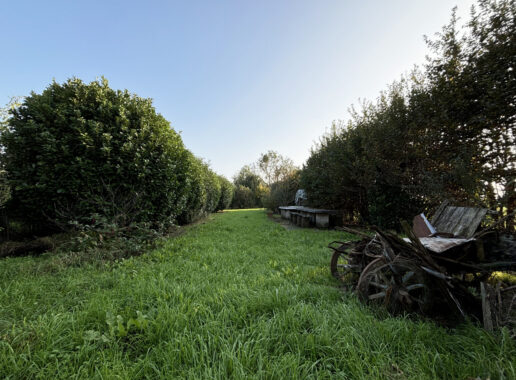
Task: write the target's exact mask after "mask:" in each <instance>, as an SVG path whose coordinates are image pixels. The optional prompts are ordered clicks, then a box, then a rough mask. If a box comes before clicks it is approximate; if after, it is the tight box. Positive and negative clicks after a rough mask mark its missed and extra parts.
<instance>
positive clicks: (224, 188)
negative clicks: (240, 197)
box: [215, 176, 235, 211]
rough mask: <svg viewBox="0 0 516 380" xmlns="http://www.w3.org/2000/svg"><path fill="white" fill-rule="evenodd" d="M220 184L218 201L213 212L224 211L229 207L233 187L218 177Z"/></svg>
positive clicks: (233, 190) (225, 179) (224, 178)
mask: <svg viewBox="0 0 516 380" xmlns="http://www.w3.org/2000/svg"><path fill="white" fill-rule="evenodd" d="M219 183H220V199H219V203H218V205H217V208H216V210H215V211H219V210H225V209H227V208H229V206H230V205H231V201H232V200H233V195H234V193H235V186H233V184H232V183H231V182H230V181H229V180H228V179H227V178H226V177H224V176H219Z"/></svg>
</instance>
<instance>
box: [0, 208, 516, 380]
mask: <svg viewBox="0 0 516 380" xmlns="http://www.w3.org/2000/svg"><path fill="white" fill-rule="evenodd" d="M343 235H344V234H343V233H342V232H335V231H320V230H315V229H298V230H291V231H287V230H285V229H284V228H283V227H281V226H280V225H279V224H277V223H274V222H272V221H270V220H268V219H267V217H266V215H265V212H264V211H263V210H245V211H231V212H224V213H223V214H216V215H214V216H213V217H211V219H210V220H209V221H207V222H206V223H203V224H198V225H196V226H194V227H191V228H188V231H187V232H186V233H185V234H183V235H181V236H179V237H176V238H172V239H170V240H169V241H167V242H166V243H165V245H164V246H163V247H162V248H160V249H158V250H156V251H154V252H149V253H147V254H145V255H143V256H140V257H134V258H131V259H128V260H124V261H121V262H118V263H115V264H110V265H106V266H105V267H101V268H99V266H98V265H97V266H93V265H91V266H82V267H77V268H73V267H59V266H56V265H49V262H52V257H49V256H43V257H39V258H16V259H4V260H2V261H0V378H8V379H11V378H12V379H30V378H40V379H59V378H62V379H75V378H81V379H89V378H98V379H139V378H191V379H211V378H213V379H227V378H235V379H244V378H248V379H298V378H313V379H330V378H331V379H335V378H343V379H375V378H377V379H391V378H392V379H466V378H468V377H474V378H475V377H477V376H480V377H481V378H486V377H488V376H489V377H490V378H491V379H498V378H506V379H515V378H516V365H515V364H516V363H515V361H516V345H515V343H514V341H512V340H511V339H510V338H509V336H508V334H507V333H506V332H504V331H502V332H499V333H497V334H495V335H490V334H488V333H486V332H485V331H484V330H482V329H481V328H478V327H475V326H474V325H472V324H465V325H463V326H460V327H459V328H457V329H455V330H446V329H444V328H442V327H439V326H437V325H435V324H434V323H432V322H430V321H422V320H417V319H409V318H393V317H389V316H388V315H386V314H384V313H382V312H381V311H379V310H376V311H375V310H371V309H369V308H367V307H365V306H363V305H362V304H360V303H359V302H358V301H357V299H356V298H355V297H354V296H353V295H350V294H346V293H344V292H342V291H341V290H340V289H339V288H338V283H337V282H336V281H335V280H334V279H333V278H331V276H330V274H329V269H328V263H329V259H330V252H329V250H328V249H327V248H325V246H326V244H327V243H328V242H329V241H331V240H335V239H344V238H345V236H343Z"/></svg>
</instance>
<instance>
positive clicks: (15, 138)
mask: <svg viewBox="0 0 516 380" xmlns="http://www.w3.org/2000/svg"><path fill="white" fill-rule="evenodd" d="M1 132H2V133H1V140H0V141H1V145H2V150H1V165H2V174H3V175H2V186H4V187H3V188H4V189H6V190H7V191H4V192H3V193H4V194H2V195H3V198H5V199H4V201H3V206H2V210H1V211H2V213H3V216H4V217H3V220H2V222H3V224H4V225H3V228H4V230H5V229H10V228H11V229H12V228H13V226H17V228H16V229H17V230H18V231H25V232H26V233H33V234H36V233H37V234H40V233H48V232H52V231H56V230H66V229H69V228H71V227H73V226H76V225H95V224H96V223H98V221H99V220H103V221H105V222H106V223H109V224H110V225H114V226H117V227H124V226H129V225H134V224H145V225H146V226H148V227H149V228H153V229H156V230H162V229H165V228H167V226H170V225H172V224H176V223H181V224H186V223H190V222H192V221H194V220H196V219H198V218H200V217H202V216H203V215H206V214H207V213H210V212H214V211H217V210H222V209H224V208H228V207H229V205H230V204H231V200H232V197H233V185H232V183H231V182H230V181H228V180H227V179H226V178H224V177H222V176H219V175H217V174H216V173H214V172H213V171H212V170H211V169H210V168H209V166H208V164H207V163H205V162H204V161H203V160H201V159H199V158H197V157H195V156H194V155H193V154H192V153H191V152H190V151H189V150H188V149H186V148H185V146H184V145H183V142H182V139H181V137H180V135H179V134H178V133H176V132H175V131H174V130H173V129H172V128H171V126H170V123H169V122H168V121H167V120H165V118H164V117H163V116H161V115H160V114H158V113H157V112H156V110H155V109H154V107H153V105H152V101H151V100H150V99H144V98H140V97H138V96H136V95H133V94H130V93H129V92H128V91H115V90H113V89H111V88H110V87H109V86H108V82H107V81H106V80H105V79H102V80H98V81H94V82H92V83H89V84H86V83H84V82H82V81H81V80H79V79H70V80H68V81H66V82H65V83H63V84H59V83H56V82H54V83H52V84H51V85H50V86H48V87H47V88H46V89H45V90H44V91H43V92H42V93H41V94H36V93H32V94H31V95H30V96H28V97H26V98H24V99H23V101H22V102H21V103H20V104H18V105H16V106H15V107H12V108H11V109H10V110H9V115H8V118H7V119H6V120H4V122H3V123H2V131H1ZM5 193H7V195H6V194H5Z"/></svg>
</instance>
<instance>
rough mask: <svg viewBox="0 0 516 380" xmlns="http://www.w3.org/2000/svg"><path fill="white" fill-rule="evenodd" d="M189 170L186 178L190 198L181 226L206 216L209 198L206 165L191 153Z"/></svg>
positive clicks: (182, 214) (189, 155)
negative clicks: (206, 183)
mask: <svg viewBox="0 0 516 380" xmlns="http://www.w3.org/2000/svg"><path fill="white" fill-rule="evenodd" d="M188 168H189V169H188V174H187V178H186V182H187V184H186V186H187V188H188V196H187V201H186V207H185V209H184V210H183V212H182V213H181V215H180V216H179V218H178V222H179V224H188V223H191V222H194V221H195V220H197V219H199V218H201V217H202V216H204V214H205V209H206V201H207V198H208V194H207V189H206V186H205V178H204V177H205V168H204V164H203V162H202V161H201V160H200V159H199V158H197V157H195V156H194V155H193V154H192V153H190V152H188Z"/></svg>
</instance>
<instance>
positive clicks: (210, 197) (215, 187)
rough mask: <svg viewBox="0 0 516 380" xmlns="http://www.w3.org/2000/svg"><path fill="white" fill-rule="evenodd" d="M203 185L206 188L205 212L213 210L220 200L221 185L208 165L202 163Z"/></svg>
mask: <svg viewBox="0 0 516 380" xmlns="http://www.w3.org/2000/svg"><path fill="white" fill-rule="evenodd" d="M203 168H204V186H205V188H206V206H205V211H206V212H208V213H209V212H214V211H215V210H216V209H217V206H218V204H219V201H220V196H221V186H220V180H219V177H218V176H217V174H215V173H214V172H213V171H212V170H211V169H210V168H209V167H208V165H204V166H203Z"/></svg>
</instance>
